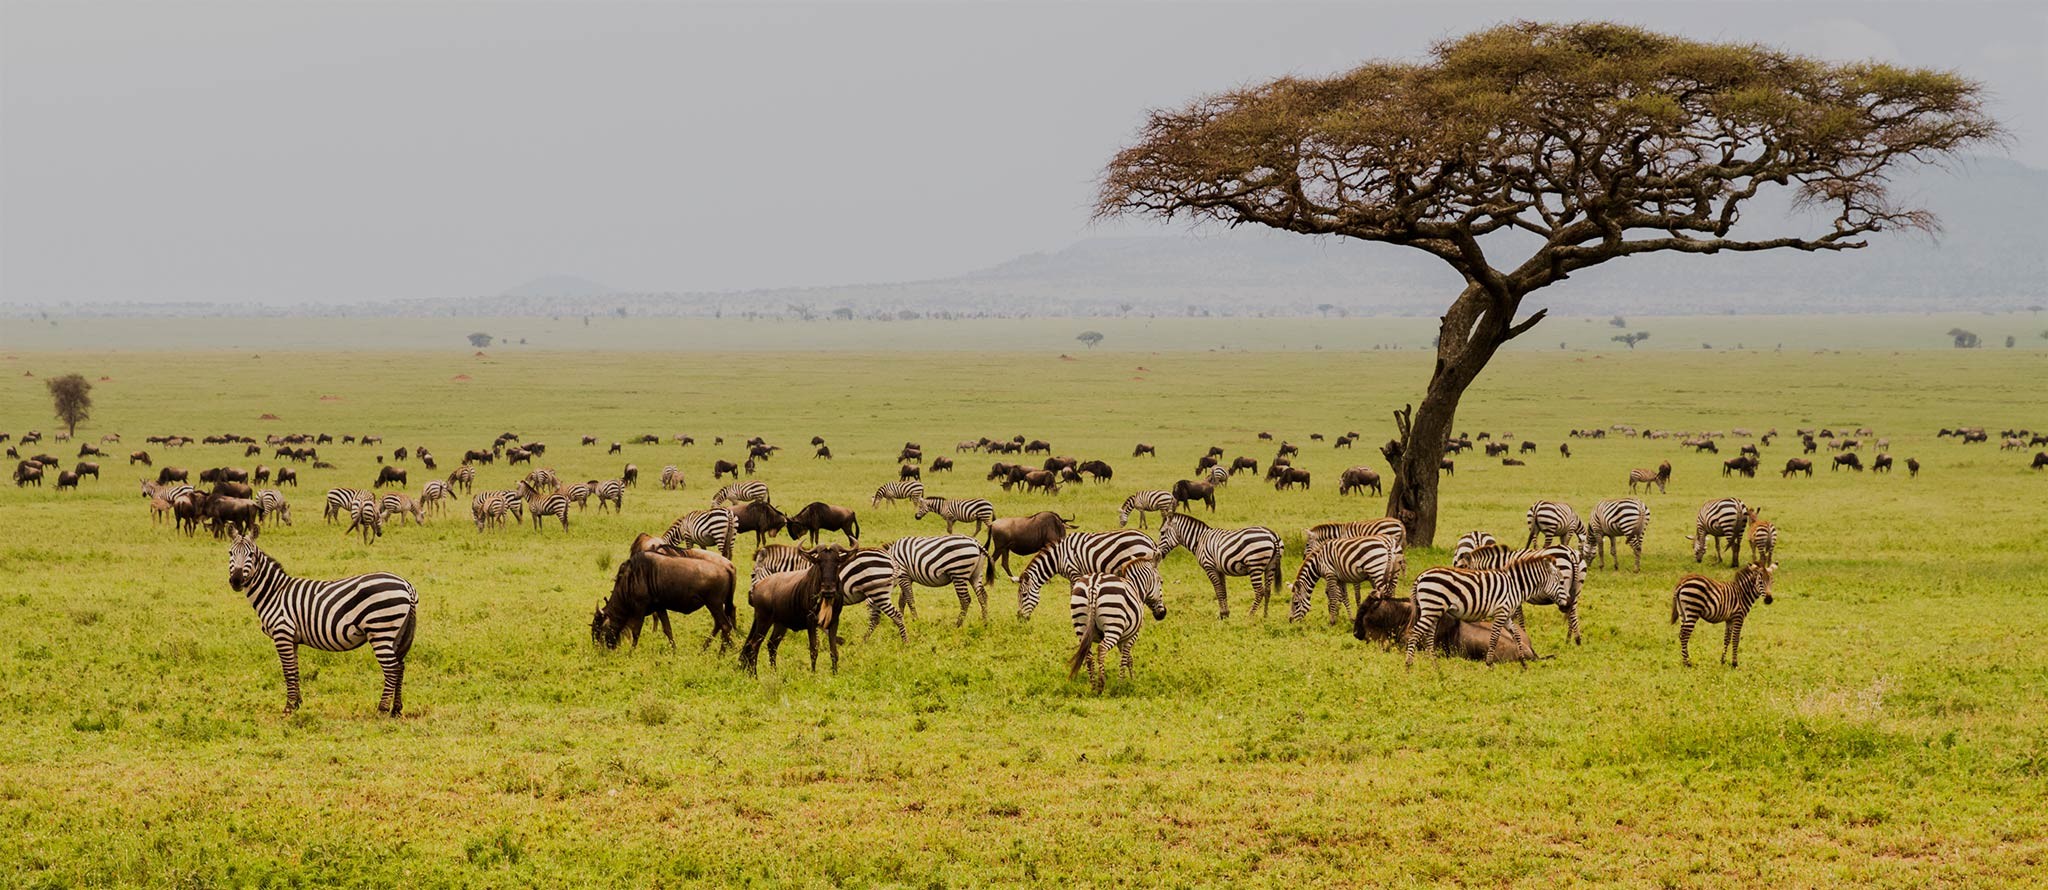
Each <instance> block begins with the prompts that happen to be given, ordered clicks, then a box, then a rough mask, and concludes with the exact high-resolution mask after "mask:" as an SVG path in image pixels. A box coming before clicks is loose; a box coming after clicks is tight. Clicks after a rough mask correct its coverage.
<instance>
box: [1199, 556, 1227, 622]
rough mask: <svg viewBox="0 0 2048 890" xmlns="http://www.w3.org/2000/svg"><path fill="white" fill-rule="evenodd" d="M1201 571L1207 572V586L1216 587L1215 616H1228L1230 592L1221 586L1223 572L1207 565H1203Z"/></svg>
mask: <svg viewBox="0 0 2048 890" xmlns="http://www.w3.org/2000/svg"><path fill="white" fill-rule="evenodd" d="M1202 571H1204V572H1207V573H1208V574H1209V586H1211V587H1214V588H1216V617H1217V618H1229V617H1230V594H1229V592H1228V591H1227V590H1226V589H1225V588H1224V586H1223V585H1224V581H1223V573H1222V572H1219V571H1216V570H1215V569H1213V568H1210V567H1208V566H1203V567H1202Z"/></svg>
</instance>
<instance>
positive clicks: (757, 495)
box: [711, 481, 768, 506]
mask: <svg viewBox="0 0 2048 890" xmlns="http://www.w3.org/2000/svg"><path fill="white" fill-rule="evenodd" d="M748 501H753V502H755V503H761V504H765V503H768V483H766V482H760V481H749V482H734V483H733V484H731V485H728V486H726V487H724V488H721V489H719V490H718V493H717V494H715V495H712V496H711V503H712V504H713V505H714V506H715V505H718V504H725V503H733V504H743V503H746V502H748Z"/></svg>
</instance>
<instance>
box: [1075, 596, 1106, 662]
mask: <svg viewBox="0 0 2048 890" xmlns="http://www.w3.org/2000/svg"><path fill="white" fill-rule="evenodd" d="M1100 642H1102V628H1101V627H1100V626H1099V625H1097V624H1096V623H1095V602H1094V601H1093V600H1090V601H1089V603H1088V629H1087V630H1085V631H1083V632H1082V633H1081V644H1080V645H1078V646H1075V647H1074V657H1073V658H1072V659H1070V660H1069V661H1068V662H1067V679H1069V680H1071V679H1074V677H1075V676H1077V675H1079V674H1080V673H1081V668H1083V667H1085V666H1087V664H1088V652H1089V650H1091V649H1094V648H1095V644H1097V643H1100Z"/></svg>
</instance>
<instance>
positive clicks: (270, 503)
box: [166, 488, 292, 525]
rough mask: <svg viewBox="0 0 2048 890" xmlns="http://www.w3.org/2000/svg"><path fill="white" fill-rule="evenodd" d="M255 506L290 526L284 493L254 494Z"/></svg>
mask: <svg viewBox="0 0 2048 890" xmlns="http://www.w3.org/2000/svg"><path fill="white" fill-rule="evenodd" d="M166 503H168V502H166ZM256 506H257V507H258V508H260V509H262V511H263V515H265V516H275V517H277V521H279V522H282V523H284V524H285V525H291V524H292V505H291V504H290V503H289V502H287V501H286V500H285V499H284V492H281V491H278V490H277V489H275V488H266V489H264V490H262V491H260V492H258V493H257V494H256Z"/></svg>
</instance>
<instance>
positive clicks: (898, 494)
mask: <svg viewBox="0 0 2048 890" xmlns="http://www.w3.org/2000/svg"><path fill="white" fill-rule="evenodd" d="M922 500H924V483H922V482H919V481H917V480H915V479H905V480H903V481H900V482H891V483H889V484H887V485H884V486H882V487H881V488H877V489H875V496H874V497H872V498H869V499H868V506H870V507H874V506H879V505H880V504H881V503H882V502H883V501H888V502H889V503H892V504H893V503H895V502H897V501H922Z"/></svg>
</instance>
